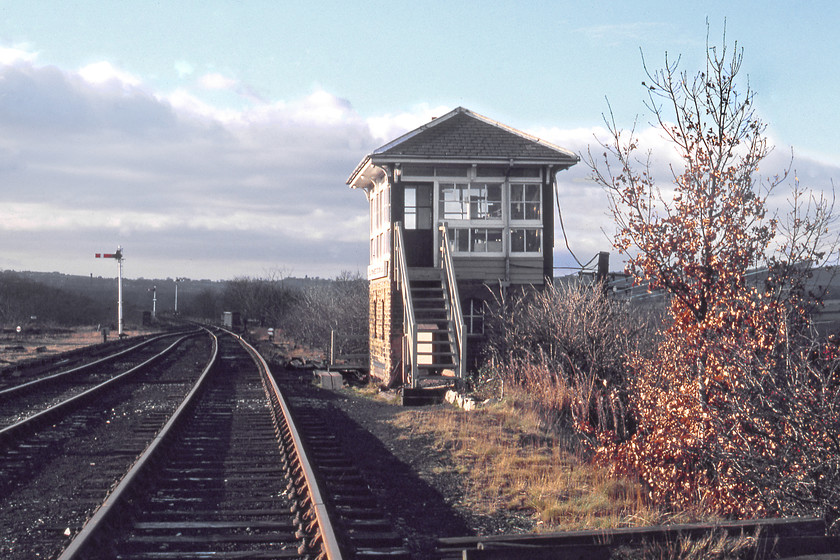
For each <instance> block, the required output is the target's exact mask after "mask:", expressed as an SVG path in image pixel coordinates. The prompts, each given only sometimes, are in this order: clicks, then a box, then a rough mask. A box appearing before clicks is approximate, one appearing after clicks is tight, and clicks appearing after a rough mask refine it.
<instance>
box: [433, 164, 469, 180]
mask: <svg viewBox="0 0 840 560" xmlns="http://www.w3.org/2000/svg"><path fill="white" fill-rule="evenodd" d="M469 172H470V167H469V166H468V165H439V166H437V167H435V175H437V176H438V177H467V176H468V175H469Z"/></svg>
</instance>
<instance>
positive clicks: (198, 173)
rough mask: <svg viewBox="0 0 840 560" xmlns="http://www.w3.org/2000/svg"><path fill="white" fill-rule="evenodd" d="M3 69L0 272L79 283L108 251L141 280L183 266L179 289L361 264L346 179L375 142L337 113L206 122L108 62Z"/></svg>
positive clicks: (326, 105)
mask: <svg viewBox="0 0 840 560" xmlns="http://www.w3.org/2000/svg"><path fill="white" fill-rule="evenodd" d="M15 60H16V62H15V63H14V65H9V64H6V65H2V64H0V94H2V95H3V96H4V98H5V99H7V100H10V102H9V103H6V104H5V105H4V107H0V125H2V128H0V130H3V131H4V132H3V133H0V185H3V188H2V189H0V231H2V235H0V269H3V268H7V267H14V268H20V267H21V266H23V267H25V268H30V269H34V270H61V271H65V272H72V273H82V274H84V273H86V272H87V271H88V270H89V268H90V263H89V262H88V261H87V255H88V253H90V252H96V251H101V250H103V247H104V248H108V247H110V246H111V245H113V246H116V245H118V244H122V245H123V246H124V247H126V250H127V252H129V253H130V254H131V257H132V267H131V271H132V272H131V274H134V275H138V276H146V277H153V276H155V275H163V276H166V275H170V276H171V275H173V274H177V275H184V272H175V271H172V272H170V271H168V270H167V267H173V266H175V265H176V264H177V263H179V262H180V261H179V255H182V254H186V253H189V254H190V255H191V257H190V263H191V264H190V267H191V271H190V272H189V275H190V276H193V277H209V278H228V277H232V276H234V275H241V274H245V275H257V274H260V273H261V272H262V271H263V270H265V269H267V268H270V267H271V266H280V267H283V268H285V269H290V270H295V271H296V272H297V273H299V274H301V275H302V274H318V275H329V273H330V272H329V271H332V272H331V273H332V274H336V273H338V272H339V271H341V270H357V269H359V268H360V267H361V269H362V270H363V269H364V267H365V266H366V260H367V257H366V255H367V240H366V236H367V226H366V223H367V211H368V206H367V201H366V199H365V197H364V196H363V195H362V194H361V193H359V192H356V191H352V190H351V189H349V188H348V187H347V186H346V185H345V183H344V182H345V180H346V177H347V176H348V175H349V174H350V172H351V171H352V170H353V168H354V167H355V166H356V164H357V163H358V161H359V160H360V159H361V158H362V157H363V156H364V155H365V154H366V153H368V152H369V151H370V150H371V149H372V148H374V147H375V146H376V141H375V140H374V139H373V138H372V136H371V135H370V132H369V130H368V128H367V125H366V124H365V123H364V121H363V120H362V119H361V118H360V117H359V115H358V114H356V113H355V111H354V110H353V108H352V107H351V106H350V104H349V103H348V102H347V101H346V100H342V99H340V98H338V97H336V96H333V95H331V94H329V93H328V92H325V91H316V92H314V93H313V94H311V95H310V96H308V97H306V98H304V99H300V100H292V101H288V102H277V103H273V104H261V105H257V106H254V107H250V108H249V109H246V110H241V111H233V110H224V111H220V110H218V109H216V108H215V107H213V106H211V105H209V104H207V103H205V102H203V101H201V100H200V99H198V98H197V97H195V96H194V95H192V94H191V93H190V92H189V91H187V90H179V91H176V92H174V93H172V94H170V95H167V96H164V95H157V96H152V95H149V94H147V93H146V92H145V91H143V90H142V89H141V88H139V87H134V86H136V85H139V84H140V81H139V80H137V79H134V78H132V77H131V76H130V75H129V74H127V73H125V72H123V71H121V70H120V69H118V68H115V67H113V66H111V65H110V64H107V63H101V64H97V65H91V66H88V67H86V68H85V69H84V70H83V71H79V72H77V73H74V72H67V71H61V70H59V69H57V68H55V67H40V66H36V65H35V64H34V62H32V61H31V60H30V61H29V62H27V61H23V62H21V60H20V58H19V57H18V58H16V59H15ZM219 83H221V82H219ZM115 86H118V87H116V88H115ZM80 254H81V255H83V256H84V258H82V259H81V260H80V257H79V255H80ZM261 259H262V261H261ZM22 263H23V264H22ZM219 263H224V265H223V266H220V265H219ZM256 263H261V264H260V265H259V267H258V268H256Z"/></svg>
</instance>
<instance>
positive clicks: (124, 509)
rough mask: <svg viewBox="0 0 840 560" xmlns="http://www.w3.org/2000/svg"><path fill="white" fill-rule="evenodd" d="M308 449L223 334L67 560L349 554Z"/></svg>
mask: <svg viewBox="0 0 840 560" xmlns="http://www.w3.org/2000/svg"><path fill="white" fill-rule="evenodd" d="M278 434H279V436H280V439H281V441H282V445H278ZM304 447H305V446H304V444H303V443H302V442H301V441H300V439H299V437H298V435H297V430H296V428H295V427H294V424H293V422H292V421H291V414H290V412H289V410H288V406H286V404H285V400H284V399H283V397H282V395H281V394H280V393H279V390H278V388H277V386H276V384H275V383H274V381H273V379H271V377H270V375H269V371H268V367H267V366H266V365H265V362H264V361H262V359H261V358H259V356H258V354H256V352H254V351H252V350H250V349H248V348H247V347H246V346H245V345H244V344H243V343H240V341H239V340H237V339H236V338H234V337H232V336H229V335H222V336H221V337H220V340H219V343H218V355H217V356H216V357H214V359H213V361H212V363H211V364H210V365H209V366H208V367H207V368H206V369H205V371H204V372H203V374H202V376H201V380H200V381H199V383H198V384H197V385H196V386H195V388H194V389H193V390H192V391H191V392H190V395H189V396H188V398H187V399H186V400H185V401H184V403H183V404H182V405H181V406H180V407H179V409H178V411H177V412H176V414H174V415H173V416H172V418H171V419H170V420H169V421H168V422H167V424H166V426H165V427H164V428H163V430H161V432H160V433H159V434H158V435H157V437H156V438H155V440H154V442H153V443H152V444H151V445H150V446H149V448H148V449H147V451H146V452H145V453H144V454H143V455H142V457H141V458H140V459H139V460H138V461H137V462H136V464H135V466H134V468H133V469H132V470H131V471H130V472H129V473H128V474H127V475H126V476H125V477H124V478H123V480H122V481H121V482H120V484H119V485H118V486H117V487H116V488H115V489H114V491H113V492H112V493H111V496H110V497H109V499H108V500H107V502H105V503H104V504H103V505H102V506H101V507H100V508H99V509H98V511H97V512H96V514H95V515H94V516H93V517H92V518H91V519H90V521H89V522H88V523H87V524H86V525H85V527H84V529H83V530H82V531H81V532H80V533H79V534H78V536H77V537H76V538H75V539H74V540H73V541H72V542H71V543H70V545H69V546H68V547H67V548H66V550H65V551H64V553H63V554H62V555H61V556H60V558H61V559H62V560H68V559H70V558H136V559H140V558H184V559H189V558H208V557H213V558H296V557H326V558H330V559H339V558H342V551H341V549H340V547H339V544H338V542H337V540H336V537H335V535H334V532H333V530H332V528H331V525H330V520H329V517H328V516H327V515H326V510H325V509H324V507H323V501H322V499H321V494H320V490H319V488H318V485H317V481H316V477H315V474H314V472H312V470H311V468H310V467H309V463H308V461H307V459H306V451H305V449H304Z"/></svg>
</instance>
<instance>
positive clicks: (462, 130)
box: [347, 107, 580, 187]
mask: <svg viewBox="0 0 840 560" xmlns="http://www.w3.org/2000/svg"><path fill="white" fill-rule="evenodd" d="M579 159H580V158H578V156H577V155H576V154H574V153H573V152H571V151H569V150H566V149H564V148H560V147H559V146H555V145H554V144H551V143H549V142H546V141H545V140H542V139H540V138H537V137H535V136H531V135H530V134H526V133H524V132H521V131H519V130H516V129H514V128H511V127H509V126H505V125H503V124H501V123H498V122H496V121H494V120H491V119H488V118H487V117H484V116H481V115H479V114H477V113H473V112H472V111H469V110H467V109H464V108H463V107H458V108H457V109H455V110H453V111H450V112H449V113H447V114H445V115H443V116H442V117H438V118H436V119H433V120H432V121H431V122H428V123H426V124H424V125H423V126H421V127H419V128H417V129H415V130H412V131H411V132H408V133H406V134H403V135H402V136H400V137H399V138H397V139H395V140H392V141H391V142H389V143H387V144H385V145H384V146H381V147H379V148H377V149H376V150H374V151H373V152H372V153H371V154H369V155H368V156H366V157H365V158H364V159H363V160H362V161H361V163H359V165H358V167H356V169H355V171H354V172H353V174H352V175H351V176H350V178H349V179H348V180H347V184H348V185H350V186H351V187H359V186H363V184H364V183H366V181H364V179H363V175H364V174H365V173H364V171H365V169H366V168H369V167H370V166H371V165H372V166H379V165H382V164H388V163H405V162H426V163H428V162H443V163H483V164H493V163H496V164H507V165H551V166H555V167H557V169H556V171H559V170H561V169H566V168H568V167H571V166H572V165H574V164H575V163H577V162H578V161H579Z"/></svg>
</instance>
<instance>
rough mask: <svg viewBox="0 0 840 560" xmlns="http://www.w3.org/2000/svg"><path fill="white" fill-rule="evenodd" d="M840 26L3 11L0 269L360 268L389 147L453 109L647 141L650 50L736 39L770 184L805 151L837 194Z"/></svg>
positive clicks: (384, 13)
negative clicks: (367, 168) (380, 160)
mask: <svg viewBox="0 0 840 560" xmlns="http://www.w3.org/2000/svg"><path fill="white" fill-rule="evenodd" d="M707 22H708V27H707ZM838 22H840V4H838V3H836V2H831V1H827V0H826V1H822V2H817V1H815V2H795V1H794V2H790V1H786V2H777V1H775V0H764V1H761V2H752V1H739V2H731V0H726V1H720V2H718V1H707V2H691V3H681V2H673V1H667V2H665V1H663V2H659V1H644V0H641V1H637V2H618V1H616V2H605V1H592V2H565V1H560V0H558V1H544V2H543V1H531V2H522V1H521V0H518V1H505V0H494V1H493V2H477V1H476V2H466V1H458V0H448V1H414V2H411V3H404V2H393V1H382V2H375V1H366V0H356V1H354V2H346V1H335V2H332V1H318V0H309V1H307V2H287V1H282V0H272V1H223V0H200V1H178V0H173V1H167V2H161V1H138V0H135V1H127V2H102V1H101V0H96V1H90V2H88V1H74V0H63V1H58V0H41V1H38V2H31V1H30V0H23V1H6V0H0V270H35V271H45V272H51V271H57V272H63V273H68V274H83V275H88V274H93V275H94V276H109V275H114V274H115V268H116V266H115V264H114V263H113V262H109V261H104V260H102V259H94V254H95V253H105V252H113V251H114V250H116V248H117V247H118V246H121V247H123V252H124V256H125V261H124V275H125V276H126V277H128V278H140V277H142V278H175V277H189V278H194V279H203V278H208V279H213V280H223V279H230V278H235V277H267V276H271V277H277V276H278V275H280V276H297V277H303V276H319V277H328V278H329V277H335V276H337V275H339V274H341V273H344V272H350V273H355V272H359V273H361V274H364V273H365V270H366V266H367V261H368V256H367V251H368V242H367V232H368V228H367V221H368V205H367V202H366V199H365V197H364V194H363V193H362V192H358V191H354V190H352V189H350V188H348V187H347V185H346V180H347V178H348V177H349V175H350V174H351V173H352V171H353V170H354V168H355V167H356V165H357V164H358V163H359V162H360V161H361V160H362V159H363V158H364V157H365V155H367V154H369V153H370V152H372V151H373V150H374V149H375V148H377V147H379V146H381V145H383V144H385V143H387V142H388V141H390V140H392V139H394V138H396V137H398V136H399V135H401V134H402V133H404V132H406V131H408V130H411V129H413V128H416V127H417V126H420V125H422V124H424V123H426V122H428V121H429V120H431V119H432V118H433V117H436V116H440V115H442V114H444V113H446V112H448V111H450V110H452V109H454V108H455V107H458V106H463V107H466V108H467V109H470V110H472V111H474V112H476V113H479V114H481V115H484V116H486V117H489V118H491V119H494V120H496V121H499V122H501V123H504V124H506V125H509V126H512V127H514V128H517V129H520V130H523V131H525V132H528V133H530V134H534V135H536V136H538V137H541V138H544V139H546V140H548V141H550V142H553V143H555V144H557V145H559V146H562V147H564V148H567V149H570V150H572V151H574V152H576V153H585V152H586V151H587V149H588V148H589V147H595V148H596V149H597V148H598V146H597V139H598V138H603V135H604V121H603V115H604V114H605V112H607V111H608V110H610V109H611V111H612V113H613V114H614V115H615V118H616V121H617V122H618V124H619V125H620V126H622V127H629V126H632V125H633V123H634V122H636V123H637V124H636V129H637V131H638V132H640V134H641V135H642V136H645V135H650V134H651V133H652V131H651V130H649V127H650V125H649V123H650V122H651V115H650V114H649V112H648V111H647V109H646V107H645V105H644V100H645V92H646V90H645V87H644V86H642V85H641V82H642V81H643V80H645V79H646V77H645V73H644V67H643V58H644V62H645V64H647V66H648V67H651V68H659V67H661V66H662V65H663V64H664V60H665V55H666V53H667V54H668V57H669V59H670V60H675V59H676V58H677V57H678V56H679V57H681V58H680V62H681V67H682V68H683V69H685V70H686V71H688V72H689V74H694V73H696V72H697V71H699V70H700V69H701V66H702V62H703V57H704V54H705V45H706V37H707V31H708V36H709V39H710V41H711V43H713V44H720V43H721V42H722V37H723V34H724V27H725V36H726V42H727V44H728V45H729V46H730V47H733V46H735V44H736V42H737V47H738V48H743V50H744V62H743V66H742V77H743V78H744V83H746V80H747V79H748V81H749V86H750V87H751V88H752V89H753V90H754V91H755V92H756V98H755V99H756V103H755V107H756V111H757V113H758V115H759V116H760V118H761V119H762V120H763V121H764V122H765V123H767V126H768V128H767V131H766V133H767V136H768V137H769V139H770V141H771V143H772V144H773V145H774V146H775V150H774V152H773V154H772V156H771V157H770V158H768V160H767V166H766V167H763V168H762V171H764V170H765V169H766V171H767V172H768V174H772V173H774V172H776V171H780V170H781V169H783V168H784V167H785V166H786V164H787V163H788V160H789V158H790V155H791V150H793V154H794V156H795V160H794V163H793V167H794V169H795V172H796V174H797V176H798V177H799V178H800V181H801V182H802V184H803V186H806V187H808V188H813V189H817V190H820V191H826V190H828V189H831V187H832V181H838V180H840V114H838V108H837V104H836V99H837V95H836V92H837V91H838V90H840V83H838V81H840V34H838V33H837V31H836V24H837V23H838ZM665 159H666V160H667V157H665ZM589 174H590V173H589V170H588V169H587V168H586V167H585V166H584V165H583V164H582V163H581V164H578V165H577V166H575V167H573V168H572V169H570V170H568V171H565V172H562V173H560V174H559V175H558V183H559V192H560V205H561V207H562V212H563V222H564V224H565V229H566V235H567V237H568V242H569V246H570V247H571V249H572V251H573V252H574V253H575V255H576V256H577V257H578V258H579V259H580V260H581V261H588V260H590V259H591V258H592V257H593V256H594V255H595V254H596V253H597V252H599V251H610V250H611V236H612V232H613V229H614V226H613V225H612V220H611V218H610V216H609V215H608V208H607V197H606V193H605V192H604V191H603V190H602V189H601V188H600V187H598V186H597V185H596V184H595V183H594V182H592V181H591V180H590V179H589V178H588V177H589ZM556 236H557V246H556V248H555V261H556V263H555V264H556V265H557V266H558V267H566V266H568V267H572V266H573V265H574V258H573V257H572V255H571V254H569V252H568V251H567V250H566V248H565V242H564V241H563V237H562V232H560V231H558V232H557V234H556ZM613 259H618V257H617V256H615V257H613ZM616 262H617V260H614V261H613V268H618V267H620V265H618V264H615V263H616ZM564 270H567V269H564V268H558V274H562V273H563V271H564ZM568 271H569V272H571V269H568Z"/></svg>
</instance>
